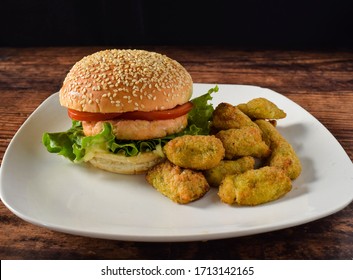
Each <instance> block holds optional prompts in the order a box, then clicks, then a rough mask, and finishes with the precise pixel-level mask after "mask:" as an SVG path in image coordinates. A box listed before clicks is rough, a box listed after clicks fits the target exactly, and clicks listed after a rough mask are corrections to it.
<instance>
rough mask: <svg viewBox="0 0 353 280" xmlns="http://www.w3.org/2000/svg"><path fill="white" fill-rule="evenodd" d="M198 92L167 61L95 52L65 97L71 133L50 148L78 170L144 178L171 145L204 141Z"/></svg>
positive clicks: (49, 141)
mask: <svg viewBox="0 0 353 280" xmlns="http://www.w3.org/2000/svg"><path fill="white" fill-rule="evenodd" d="M192 90H193V82H192V78H191V76H190V74H189V73H188V72H187V70H186V69H185V68H184V67H183V66H182V65H181V64H180V63H178V62H177V61H175V60H173V59H171V58H169V57H167V56H165V55H162V54H159V53H156V52H149V51H145V50H130V49H120V50H117V49H112V50H104V51H99V52H96V53H94V54H92V55H88V56H86V57H84V58H83V59H81V60H80V61H78V62H77V63H76V64H75V65H74V66H73V67H72V68H71V70H70V71H69V73H68V74H67V76H66V78H65V80H64V82H63V85H62V87H61V89H60V92H59V100H60V104H61V105H62V106H64V107H66V108H67V111H68V116H69V117H70V118H71V119H72V127H71V128H70V129H69V130H68V131H66V132H56V133H44V135H43V139H42V140H43V144H44V145H45V146H46V148H47V150H48V151H49V152H52V153H58V154H60V155H63V156H65V157H67V158H69V159H70V160H71V161H73V162H77V163H79V162H88V163H89V164H91V165H93V166H94V167H97V168H100V169H103V170H107V171H110V172H115V173H121V174H138V173H144V172H146V171H147V170H148V169H149V168H151V167H152V166H154V165H156V164H157V163H159V162H161V161H163V160H164V154H163V151H162V147H163V146H164V144H165V143H166V142H168V141H169V140H170V139H173V138H174V137H176V136H178V135H181V134H204V131H203V129H202V128H198V127H197V125H195V124H193V125H191V123H190V111H191V110H192V109H195V108H193V107H194V104H193V102H190V98H191V95H192ZM196 114H199V113H196ZM194 119H198V118H195V117H194ZM191 122H195V121H192V120H191ZM199 126H200V125H199ZM201 126H202V125H201Z"/></svg>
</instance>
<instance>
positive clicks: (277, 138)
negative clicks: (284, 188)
mask: <svg viewBox="0 0 353 280" xmlns="http://www.w3.org/2000/svg"><path fill="white" fill-rule="evenodd" d="M256 124H257V125H258V126H259V127H260V129H261V131H262V132H263V134H264V138H266V139H268V141H269V142H270V143H271V144H270V148H271V150H272V153H271V156H270V158H269V162H268V165H269V166H274V167H277V168H281V169H283V170H284V171H285V173H286V174H287V176H288V177H289V178H290V179H292V180H294V179H296V178H297V177H298V176H299V175H300V173H301V170H302V167H301V163H300V160H299V158H298V156H297V154H296V153H295V151H294V149H293V147H292V145H291V144H289V143H288V142H287V140H286V139H285V138H284V137H283V136H282V135H281V134H280V133H279V132H278V130H277V129H276V128H275V127H274V126H273V125H272V124H271V123H269V122H267V121H265V120H257V121H256Z"/></svg>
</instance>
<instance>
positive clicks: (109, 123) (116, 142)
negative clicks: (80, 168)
mask: <svg viewBox="0 0 353 280" xmlns="http://www.w3.org/2000/svg"><path fill="white" fill-rule="evenodd" d="M217 91H218V87H217V86H216V87H214V88H211V89H210V90H209V91H208V92H207V93H206V94H204V95H202V96H200V97H197V98H194V99H193V100H191V103H186V104H188V105H185V104H184V105H181V107H179V108H176V109H177V110H174V111H173V109H174V108H173V109H172V111H170V110H165V111H167V116H168V117H166V112H163V111H158V112H157V111H155V112H142V115H149V116H151V114H152V115H153V114H155V116H154V117H153V118H154V120H146V119H141V118H142V117H141V116H140V117H138V118H136V115H135V116H134V117H135V119H131V118H132V117H131V114H133V113H134V114H141V112H131V113H123V114H120V113H118V115H116V116H115V117H114V118H112V116H111V115H109V118H108V119H103V120H102V119H99V118H101V117H102V116H101V115H105V116H104V117H107V114H99V113H87V114H85V113H84V114H83V115H85V116H86V117H87V116H89V115H90V114H91V115H92V114H93V118H94V119H87V118H85V119H82V117H81V118H79V117H78V116H77V114H80V113H77V111H73V110H69V115H70V113H71V115H70V117H71V118H72V119H73V121H72V127H71V128H70V129H69V130H68V131H65V132H57V133H44V135H43V139H42V141H43V144H44V145H45V146H46V148H47V150H48V151H49V152H51V153H57V154H59V155H62V156H64V157H67V158H68V159H70V160H71V161H74V162H82V161H89V160H90V159H91V158H92V157H94V155H95V154H97V153H114V154H121V155H124V156H137V155H138V154H139V153H143V152H151V151H157V152H158V153H160V154H161V156H163V153H162V147H163V146H164V145H165V144H166V143H167V142H168V141H169V140H171V139H173V138H175V137H177V136H181V135H187V134H188V135H207V134H209V131H210V121H211V117H212V112H213V110H214V108H213V106H212V104H208V101H210V100H212V96H211V94H212V93H213V92H217ZM191 108H192V109H191ZM190 109H191V110H190ZM184 110H186V113H185V111H184ZM168 111H169V114H168ZM176 111H177V112H179V113H176ZM180 112H183V113H180ZM74 113H76V115H75V116H73V114H74ZM97 114H98V115H97ZM125 114H128V115H125ZM156 114H162V115H163V116H162V117H161V116H160V117H159V118H157V119H156ZM180 114H181V115H180ZM123 115H125V116H124V118H122V117H123ZM129 115H130V119H129V118H128V117H126V116H129ZM97 118H98V119H97ZM77 119H78V120H77Z"/></svg>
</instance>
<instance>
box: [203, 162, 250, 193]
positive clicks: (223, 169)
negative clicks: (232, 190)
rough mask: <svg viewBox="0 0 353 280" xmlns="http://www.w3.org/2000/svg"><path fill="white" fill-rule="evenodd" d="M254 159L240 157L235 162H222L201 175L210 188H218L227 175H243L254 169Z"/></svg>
mask: <svg viewBox="0 0 353 280" xmlns="http://www.w3.org/2000/svg"><path fill="white" fill-rule="evenodd" d="M254 166H255V159H254V158H253V157H242V158H240V159H237V160H222V161H221V162H220V163H219V164H218V165H217V166H215V167H213V168H211V169H208V170H205V171H204V172H203V175H204V176H205V178H206V180H207V182H208V183H209V184H210V186H211V187H218V186H219V185H220V184H221V182H222V180H223V179H224V178H225V176H227V175H235V174H241V173H244V172H245V171H247V170H250V169H254Z"/></svg>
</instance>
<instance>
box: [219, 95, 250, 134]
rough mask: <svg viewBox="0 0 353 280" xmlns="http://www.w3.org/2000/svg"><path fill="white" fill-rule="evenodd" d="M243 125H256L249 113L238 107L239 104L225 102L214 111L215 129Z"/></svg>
mask: <svg viewBox="0 0 353 280" xmlns="http://www.w3.org/2000/svg"><path fill="white" fill-rule="evenodd" d="M243 126H255V125H254V123H253V122H252V121H251V119H250V118H249V117H248V116H247V115H245V114H244V113H243V112H242V111H240V110H239V109H238V108H237V106H233V105H231V104H228V103H224V102H223V103H220V104H219V105H218V106H217V107H216V109H215V110H214V111H213V115H212V128H213V129H216V130H226V129H230V128H241V127H243Z"/></svg>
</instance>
